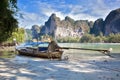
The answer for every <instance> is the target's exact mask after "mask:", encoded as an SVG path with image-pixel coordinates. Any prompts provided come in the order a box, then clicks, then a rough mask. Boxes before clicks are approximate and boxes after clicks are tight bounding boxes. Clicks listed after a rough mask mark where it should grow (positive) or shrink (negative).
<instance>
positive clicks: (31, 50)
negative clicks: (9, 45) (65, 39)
mask: <svg viewBox="0 0 120 80" xmlns="http://www.w3.org/2000/svg"><path fill="white" fill-rule="evenodd" d="M48 44H49V43H47V44H46V43H40V44H39V47H24V48H20V49H17V51H18V54H20V55H25V56H32V57H40V58H48V59H51V58H52V59H61V57H62V54H63V51H62V50H61V49H57V50H56V51H54V52H49V51H48Z"/></svg>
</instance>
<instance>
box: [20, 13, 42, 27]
mask: <svg viewBox="0 0 120 80" xmlns="http://www.w3.org/2000/svg"><path fill="white" fill-rule="evenodd" d="M22 13H23V19H22V18H19V23H20V24H19V26H20V27H27V28H31V27H32V26H33V25H35V24H36V25H41V23H42V20H43V18H42V17H41V16H40V15H38V14H36V13H28V12H22Z"/></svg>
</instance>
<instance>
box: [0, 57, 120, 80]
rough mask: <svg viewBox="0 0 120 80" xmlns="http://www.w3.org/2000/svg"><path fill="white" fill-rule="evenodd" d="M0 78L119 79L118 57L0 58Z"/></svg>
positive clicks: (50, 79) (7, 79)
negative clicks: (65, 58) (63, 58)
mask: <svg viewBox="0 0 120 80" xmlns="http://www.w3.org/2000/svg"><path fill="white" fill-rule="evenodd" d="M0 80H120V58H119V59H116V58H110V57H108V56H104V57H103V56H101V57H96V58H92V59H85V58H84V59H78V58H74V59H73V58H70V59H69V60H63V61H58V60H48V59H39V58H29V57H23V56H16V58H14V59H1V58H0Z"/></svg>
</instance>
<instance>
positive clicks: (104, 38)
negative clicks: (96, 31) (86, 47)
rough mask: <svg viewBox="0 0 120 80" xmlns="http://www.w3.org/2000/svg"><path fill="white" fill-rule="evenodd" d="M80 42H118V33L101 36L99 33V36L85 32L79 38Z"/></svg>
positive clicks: (119, 36) (119, 40) (119, 37)
mask: <svg viewBox="0 0 120 80" xmlns="http://www.w3.org/2000/svg"><path fill="white" fill-rule="evenodd" d="M80 42H82V43H86V42H88V43H91V42H93V43H98V42H108V43H120V34H110V35H109V36H103V34H100V35H99V36H94V35H90V34H85V35H83V37H82V38H81V39H80Z"/></svg>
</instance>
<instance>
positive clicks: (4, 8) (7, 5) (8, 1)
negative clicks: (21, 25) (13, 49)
mask: <svg viewBox="0 0 120 80" xmlns="http://www.w3.org/2000/svg"><path fill="white" fill-rule="evenodd" d="M16 12H17V0H1V1H0V43H1V42H3V41H5V40H7V39H8V38H9V37H10V36H11V35H12V32H13V31H14V30H15V28H17V27H18V22H17V19H15V17H14V16H15V14H16Z"/></svg>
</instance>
